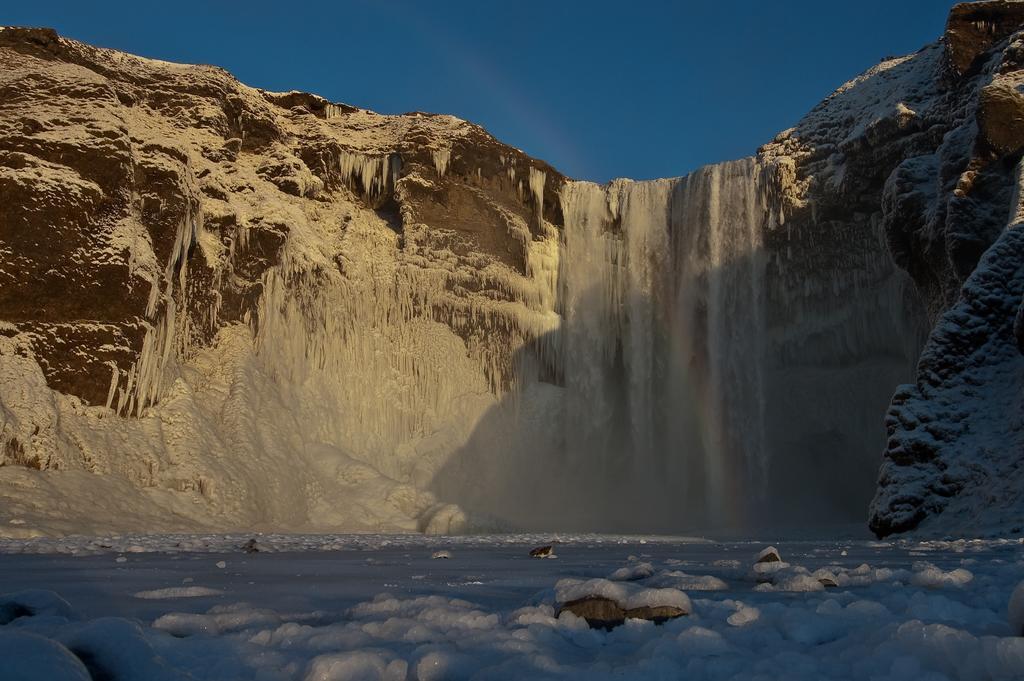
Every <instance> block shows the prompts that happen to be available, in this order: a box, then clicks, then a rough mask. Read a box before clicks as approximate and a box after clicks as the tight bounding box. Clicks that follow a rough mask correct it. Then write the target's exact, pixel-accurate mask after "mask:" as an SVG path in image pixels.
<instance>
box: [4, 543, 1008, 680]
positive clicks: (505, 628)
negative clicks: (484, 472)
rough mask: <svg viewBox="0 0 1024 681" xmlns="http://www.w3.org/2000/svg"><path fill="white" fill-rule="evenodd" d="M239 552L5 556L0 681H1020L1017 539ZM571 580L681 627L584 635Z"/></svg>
mask: <svg viewBox="0 0 1024 681" xmlns="http://www.w3.org/2000/svg"><path fill="white" fill-rule="evenodd" d="M250 539H251V537H249V536H225V535H210V536H195V535H189V536H170V535H161V536H134V537H131V536H121V537H99V538H97V537H89V538H69V539H61V540H43V539H33V540H2V541H0V592H3V593H5V595H4V596H2V597H0V624H3V626H0V659H2V660H3V662H2V663H0V679H3V680H4V681H7V680H8V679H9V680H11V681H13V680H15V679H18V680H20V679H64V678H66V679H93V680H94V681H99V680H100V679H104V680H114V681H120V680H124V681H128V680H132V681H134V680H136V679H138V680H146V681H159V680H160V679H178V680H181V679H211V680H213V679H216V680H218V681H221V680H229V679H266V680H271V679H274V680H276V679H302V680H305V679H310V680H313V679H315V680H328V679H389V680H391V679H393V680H395V681H398V680H401V679H445V680H448V679H546V678H552V679H555V678H557V679H561V678H580V679H603V678H637V679H662V678H664V679H677V678H685V679H692V680H700V679H766V680H767V679H815V680H817V679H880V680H881V679H892V680H896V679H901V680H902V679H914V680H922V681H929V680H934V681H939V680H941V679H971V680H976V679H1024V638H1022V637H1021V636H1020V633H1021V631H1020V627H1021V626H1022V623H1021V622H1016V623H1015V624H1011V622H1014V621H1015V620H1014V618H1015V617H1016V618H1020V617H1024V603H1022V604H1021V611H1022V612H1008V606H1009V604H1010V600H1011V593H1012V592H1013V590H1014V588H1015V586H1016V585H1017V584H1018V583H1019V582H1021V580H1024V544H1021V542H1019V541H1017V540H1001V541H980V540H979V541H971V540H959V541H949V542H911V541H906V542H904V541H897V542H868V541H852V540H842V541H802V542H772V543H771V545H774V546H775V547H777V549H778V552H779V554H780V555H781V558H782V562H781V563H779V564H778V565H769V566H767V567H768V568H770V570H768V569H766V568H765V566H764V564H760V565H761V567H759V568H757V569H756V570H755V568H754V565H755V560H756V559H757V557H758V554H759V553H760V552H761V551H762V550H763V549H765V548H766V547H767V546H769V543H768V542H757V541H727V542H717V541H708V540H702V539H685V538H662V537H645V538H641V537H611V536H557V537H556V536H522V535H511V536H485V537H454V538H448V537H422V536H366V535H360V536H351V535H350V536H284V535H282V536H258V537H255V539H256V548H257V549H258V551H257V552H255V553H246V552H244V551H243V550H242V547H243V546H244V545H245V544H246V542H247V541H249V540H250ZM552 540H556V543H555V553H556V555H557V558H553V559H535V558H531V557H530V556H529V555H528V554H529V549H531V548H533V547H535V546H538V545H541V544H547V543H551V541H552ZM438 552H447V553H448V554H450V558H447V559H444V558H433V557H432V556H434V555H435V554H436V553H438ZM572 578H574V579H581V580H589V579H602V580H603V579H608V578H611V579H613V581H614V584H613V585H612V587H614V588H619V587H618V585H619V584H625V585H626V587H628V588H629V589H632V590H634V591H635V590H637V589H643V588H657V589H673V590H679V591H682V592H684V593H685V594H687V595H688V596H689V600H690V602H691V604H692V608H691V612H690V614H689V615H687V616H683V617H679V618H677V619H674V620H670V621H668V622H667V623H665V624H663V625H655V624H654V623H652V622H649V621H645V620H627V621H626V623H625V624H624V625H622V626H619V627H617V628H615V629H613V630H611V631H608V632H606V631H603V630H595V629H591V628H589V627H588V626H587V624H586V622H585V621H584V620H582V619H579V618H577V617H576V616H574V615H572V614H571V613H568V612H566V613H562V614H560V615H559V614H558V612H557V599H556V590H555V586H556V584H557V583H558V582H559V581H560V580H566V579H572ZM627 580H628V581H627ZM563 584H566V582H563ZM833 584H834V586H833ZM612 587H610V586H609V583H608V582H604V581H597V582H593V589H594V590H595V591H601V590H602V589H604V590H606V591H607V589H608V588H612ZM39 590H44V591H39ZM48 592H52V593H48ZM659 593H662V594H664V593H669V592H659ZM1011 610H1013V609H1012V608H1011Z"/></svg>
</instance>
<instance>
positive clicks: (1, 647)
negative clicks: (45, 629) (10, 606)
mask: <svg viewBox="0 0 1024 681" xmlns="http://www.w3.org/2000/svg"><path fill="white" fill-rule="evenodd" d="M0 660H3V663H2V664H3V672H2V676H3V679H4V681H41V680H42V679H53V680H54V681H58V680H59V681H93V677H92V676H91V675H90V674H89V670H88V669H86V667H85V665H84V664H82V661H81V660H79V659H78V658H77V657H75V656H74V655H73V654H72V653H71V651H70V650H68V649H67V648H65V647H64V646H62V645H61V644H59V643H57V642H56V641H53V640H51V639H48V638H44V637H42V636H37V635H35V634H29V633H26V632H23V631H14V630H11V629H8V628H3V629H0Z"/></svg>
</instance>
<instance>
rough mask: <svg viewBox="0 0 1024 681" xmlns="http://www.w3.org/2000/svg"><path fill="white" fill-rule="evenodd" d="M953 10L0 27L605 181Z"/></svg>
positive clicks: (453, 15)
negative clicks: (430, 120)
mask: <svg viewBox="0 0 1024 681" xmlns="http://www.w3.org/2000/svg"><path fill="white" fill-rule="evenodd" d="M950 5H951V2H946V1H941V0H860V1H856V2H854V1H849V0H843V1H836V2H832V1H831V0H814V1H812V0H776V1H771V0H759V1H743V2H730V1H728V0H719V1H718V2H713V1H708V2H701V3H697V2H682V1H678V2H663V1H656V0H650V1H643V0H636V1H633V2H629V1H622V0H620V1H619V2H614V3H612V2H601V1H597V0H595V1H593V2H582V1H581V2H577V1H568V0H567V1H558V0H550V1H545V2H540V1H537V0H519V1H518V2H487V1H486V0H475V1H468V0H451V1H449V2H445V1H444V0H434V1H433V2H415V1H413V0H393V1H392V2H372V1H370V0H350V1H349V0H334V1H331V2H318V1H316V0H301V1H297V2H280V1H278V2H265V1H264V0H252V1H250V2H237V1H231V2H228V1H226V0H208V1H206V2H197V1H193V0H172V1H170V2H160V3H155V2H154V3H149V2H139V1H138V0H136V1H135V2H116V1H112V2H100V1H96V2H82V1H81V0H73V1H69V0H36V1H33V2H19V3H17V4H14V3H9V4H8V5H7V7H6V8H4V9H3V10H2V11H0V23H4V24H15V25H36V26H52V27H54V28H56V29H57V30H58V31H60V32H61V33H62V34H64V35H67V36H70V37H72V38H77V39H79V40H84V41H86V42H90V43H94V44H97V45H101V46H104V47H113V48H117V49H121V50H125V51H128V52H133V53H136V54H141V55H144V56H148V57H156V58H160V59H167V60H170V61H181V62H195V63H207V64H216V65H218V66H223V67H224V68H226V69H228V70H229V71H231V72H232V73H234V74H235V75H236V76H237V77H238V78H239V79H240V80H242V81H243V82H245V83H247V84H249V85H254V86H257V87H263V88H267V89H271V90H290V89H298V90H308V91H311V92H316V93H318V94H321V95H323V96H325V97H327V98H329V99H332V100H335V101H340V102H346V103H349V104H354V105H357V106H362V107H366V108H370V109H374V110H376V111H380V112H383V113H401V112H404V111H415V110H420V111H432V112H441V113H452V114H455V115H457V116H459V117H461V118H465V119H468V120H471V121H473V122H475V123H479V124H480V125H483V126H484V127H485V128H487V129H488V130H489V131H490V132H491V133H492V134H494V135H495V136H496V137H498V138H499V139H501V140H502V141H504V142H506V143H508V144H511V145H513V146H516V147H519V148H521V149H522V150H524V151H525V152H527V153H528V154H530V155H532V156H536V157H539V158H543V159H545V160H547V161H548V162H550V163H551V164H552V165H554V166H555V167H556V168H558V169H559V170H561V171H562V172H564V173H565V174H567V175H570V176H572V177H576V178H583V179H591V180H598V181H605V180H608V179H610V178H612V177H619V176H625V177H633V178H637V179H646V178H652V177H668V176H675V175H682V174H684V173H686V172H688V171H690V170H693V169H694V168H696V167H697V166H700V165H703V164H705V163H712V162H715V161H722V160H727V159H731V158H738V157H741V156H745V155H748V154H751V153H753V152H754V151H755V150H756V148H757V147H758V145H760V144H762V143H764V142H766V141H768V140H769V139H771V137H772V136H773V135H774V134H775V133H776V132H778V131H779V130H783V129H785V128H787V127H790V126H792V125H793V124H795V123H796V122H797V120H798V119H799V118H800V116H801V115H802V114H803V113H805V112H806V111H807V110H808V109H810V108H811V107H812V106H814V104H816V103H817V102H818V101H820V100H821V99H822V98H823V97H825V96H826V95H827V94H828V93H829V92H831V91H832V90H833V89H835V88H836V87H837V86H839V85H840V84H842V83H843V82H844V81H846V80H848V79H849V78H851V77H853V76H854V75H856V74H857V73H859V72H861V71H863V70H864V69H866V68H868V67H870V66H872V65H873V64H875V63H877V62H878V61H879V59H881V58H882V57H883V56H886V55H894V54H905V53H909V52H913V51H915V50H917V49H918V48H920V47H921V46H923V45H924V44H925V43H928V42H930V41H932V40H934V39H936V38H937V37H938V36H939V35H940V34H941V32H942V29H943V26H944V24H945V19H946V14H947V12H948V8H949V6H950Z"/></svg>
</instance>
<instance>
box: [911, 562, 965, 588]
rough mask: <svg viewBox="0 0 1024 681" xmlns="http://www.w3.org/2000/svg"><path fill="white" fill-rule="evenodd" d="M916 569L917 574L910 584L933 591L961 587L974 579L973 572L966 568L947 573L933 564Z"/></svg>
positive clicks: (917, 566) (919, 566) (916, 566)
mask: <svg viewBox="0 0 1024 681" xmlns="http://www.w3.org/2000/svg"><path fill="white" fill-rule="evenodd" d="M914 568H915V572H914V574H913V576H912V577H911V578H910V583H911V584H913V585H914V586H924V587H928V588H931V589H942V588H946V587H961V586H964V585H965V584H968V583H970V582H971V580H973V579H974V575H973V574H972V573H971V571H970V570H966V569H964V568H956V569H954V570H948V571H947V570H942V569H940V568H938V567H936V566H934V565H931V564H923V565H915V566H914Z"/></svg>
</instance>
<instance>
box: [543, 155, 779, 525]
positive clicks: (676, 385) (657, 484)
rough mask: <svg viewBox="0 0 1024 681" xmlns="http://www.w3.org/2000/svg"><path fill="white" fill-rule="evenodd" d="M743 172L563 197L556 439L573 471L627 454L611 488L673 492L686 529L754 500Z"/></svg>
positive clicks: (752, 296)
mask: <svg viewBox="0 0 1024 681" xmlns="http://www.w3.org/2000/svg"><path fill="white" fill-rule="evenodd" d="M756 172H757V169H756V167H755V164H754V163H753V161H752V160H744V161H737V162H734V163H727V164H722V165H717V166H709V167H707V168H703V169H701V170H699V171H697V172H696V173H694V174H692V175H690V176H688V177H685V178H681V179H678V180H658V181H653V182H631V181H622V180H619V181H616V182H614V183H612V184H611V185H609V186H608V187H599V186H597V185H593V184H589V183H573V184H570V185H568V186H567V187H566V189H565V192H564V194H563V196H562V201H563V210H564V211H565V219H566V229H565V254H564V257H563V260H562V291H563V315H564V322H563V323H564V329H563V339H564V345H563V349H562V351H563V352H562V357H563V362H564V375H565V391H566V395H565V400H566V416H565V429H566V435H565V445H566V447H567V449H568V451H570V452H573V453H575V454H576V455H577V456H578V457H580V459H582V458H585V457H589V458H590V459H591V460H590V462H589V464H588V463H584V462H582V461H581V460H578V462H579V463H580V464H581V465H583V466H586V465H594V463H596V462H595V461H593V457H594V456H595V453H599V454H598V457H597V458H598V459H604V460H615V459H616V458H625V459H627V460H628V461H629V465H628V467H626V468H625V469H623V470H620V471H619V474H620V476H619V477H617V478H616V479H615V480H616V486H618V487H619V491H618V493H619V494H622V493H623V492H624V491H625V490H627V489H629V488H630V487H634V488H635V489H639V490H641V491H642V493H643V494H645V495H650V494H651V493H653V492H657V493H659V494H672V493H675V494H680V493H681V496H682V497H683V500H682V501H683V503H681V504H677V508H676V509H674V510H675V511H677V512H681V513H683V514H684V515H685V516H686V517H688V518H689V519H690V521H691V522H692V521H694V520H698V519H699V521H700V522H702V523H708V522H712V523H726V522H730V521H732V520H735V519H734V518H730V517H728V516H729V513H730V512H731V511H733V510H735V504H733V503H727V502H726V500H727V499H729V498H730V497H732V496H734V495H736V494H738V493H744V494H752V495H757V494H760V493H761V492H763V484H764V478H765V476H764V468H765V466H766V462H765V460H764V457H765V455H764V452H763V447H762V443H763V440H764V432H763V420H764V410H763V401H764V395H763V391H764V386H763V380H762V375H761V366H762V355H763V348H764V343H765V333H764V313H763V309H762V308H763V304H764V301H763V293H762V291H763V288H764V270H765V268H764V258H763V254H762V253H761V241H760V239H761V231H762V229H763V228H764V226H765V224H764V223H765V219H766V211H765V210H764V208H763V206H762V204H761V195H760V192H759V191H758V189H757V176H756ZM616 404H618V405H620V407H621V413H615V405H616ZM616 430H617V431H619V432H621V433H622V435H621V436H618V437H616V436H612V432H613V431H616ZM602 450H603V451H602ZM658 488H667V489H658ZM609 493H610V494H616V491H615V490H614V489H612V490H609ZM627 496H628V494H627ZM619 512H620V513H626V514H627V515H626V516H625V517H629V514H628V512H627V511H626V510H624V509H620V510H619Z"/></svg>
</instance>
